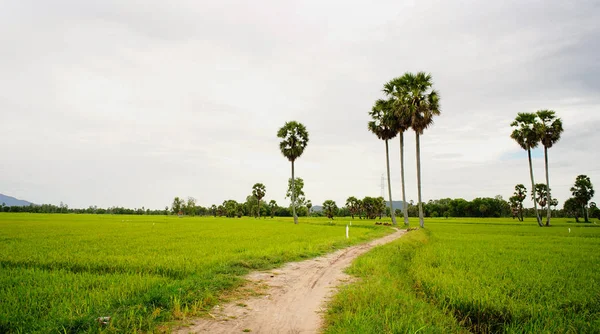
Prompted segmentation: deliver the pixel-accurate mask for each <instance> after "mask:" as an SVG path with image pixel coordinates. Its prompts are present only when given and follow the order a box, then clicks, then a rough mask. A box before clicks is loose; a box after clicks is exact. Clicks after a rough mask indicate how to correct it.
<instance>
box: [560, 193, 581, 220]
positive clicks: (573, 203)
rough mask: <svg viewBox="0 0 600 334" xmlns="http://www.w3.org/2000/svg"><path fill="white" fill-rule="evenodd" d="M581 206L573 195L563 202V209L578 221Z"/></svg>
mask: <svg viewBox="0 0 600 334" xmlns="http://www.w3.org/2000/svg"><path fill="white" fill-rule="evenodd" d="M580 210H581V206H580V204H579V202H578V201H577V199H576V198H574V197H572V198H569V199H568V200H566V201H565V203H564V204H563V211H564V213H565V214H566V215H567V216H568V217H573V218H575V221H576V222H579V213H580Z"/></svg>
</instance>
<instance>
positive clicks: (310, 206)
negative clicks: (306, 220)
mask: <svg viewBox="0 0 600 334" xmlns="http://www.w3.org/2000/svg"><path fill="white" fill-rule="evenodd" d="M306 208H307V209H308V210H307V211H308V213H307V214H306V216H307V217H308V216H310V209H311V208H312V202H311V201H310V200H308V201H306Z"/></svg>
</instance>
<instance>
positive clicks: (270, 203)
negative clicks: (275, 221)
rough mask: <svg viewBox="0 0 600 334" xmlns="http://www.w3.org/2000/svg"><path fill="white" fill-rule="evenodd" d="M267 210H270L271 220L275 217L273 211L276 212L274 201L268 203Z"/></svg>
mask: <svg viewBox="0 0 600 334" xmlns="http://www.w3.org/2000/svg"><path fill="white" fill-rule="evenodd" d="M269 209H270V210H271V218H273V217H274V216H275V210H277V202H275V200H274V199H272V200H271V201H270V202H269Z"/></svg>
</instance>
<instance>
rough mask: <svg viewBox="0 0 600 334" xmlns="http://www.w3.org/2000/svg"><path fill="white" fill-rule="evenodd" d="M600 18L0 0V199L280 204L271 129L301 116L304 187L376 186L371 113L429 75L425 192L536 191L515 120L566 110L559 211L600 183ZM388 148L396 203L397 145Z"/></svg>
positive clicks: (381, 5)
mask: <svg viewBox="0 0 600 334" xmlns="http://www.w3.org/2000/svg"><path fill="white" fill-rule="evenodd" d="M599 17H600V2H599V1H583V0H582V1H564V0H560V1H558V0H547V1H522V0H520V1H397V0H393V1H348V0H346V1H335V2H333V1H321V0H314V1H313V0H309V1H307V0H303V1H223V0H219V1H195V0H189V1H164V0H143V1H142V0H139V1H124V0H106V1H84V0H70V1H69V0H54V1H45V0H38V1H31V0H19V1H13V0H0V45H1V46H0V73H1V74H0V143H1V146H2V149H1V152H2V158H1V159H0V193H3V194H6V195H10V196H14V197H18V198H21V199H26V200H28V201H31V202H34V203H53V204H58V203H59V202H60V201H63V202H65V203H67V204H68V205H69V206H71V207H87V206H89V205H98V206H101V207H107V206H113V205H117V206H126V207H141V206H145V207H149V208H164V207H165V206H166V205H170V204H171V202H172V199H173V197H174V196H183V197H187V196H193V197H195V198H197V200H198V203H199V204H201V205H210V204H213V203H216V204H220V203H222V202H223V201H224V200H226V199H235V200H238V201H243V200H244V199H245V197H246V196H247V195H248V194H250V192H251V187H252V185H253V184H254V183H257V182H262V183H264V184H265V185H266V188H267V195H266V198H267V199H268V200H270V199H275V200H276V201H277V202H278V203H279V204H280V205H283V204H286V205H287V204H288V203H289V201H287V200H285V199H284V194H285V190H286V184H287V179H288V178H289V177H290V163H289V162H288V161H287V159H285V158H284V157H283V156H282V155H281V153H280V151H279V147H278V143H279V140H278V138H277V137H276V133H277V130H278V129H279V128H280V127H281V126H282V125H283V124H284V123H285V122H286V121H290V120H297V121H299V122H302V123H304V124H305V125H306V127H307V129H308V131H309V133H310V142H309V144H308V147H307V148H306V150H305V152H304V154H303V155H302V157H301V158H300V159H299V160H297V162H296V175H297V176H299V177H302V178H304V180H305V192H306V195H307V198H308V199H311V200H312V202H313V203H314V204H321V203H322V202H323V201H324V200H326V199H333V200H335V201H337V202H338V205H343V203H344V202H345V200H346V198H347V197H348V196H351V195H353V196H356V197H364V196H379V195H380V184H381V175H382V174H383V173H385V146H384V143H383V142H382V141H380V140H378V139H377V138H376V137H375V135H373V134H371V133H370V132H368V130H367V122H368V120H369V116H368V111H369V110H370V108H371V106H372V105H373V102H374V101H375V100H376V99H378V98H381V97H382V93H381V89H382V86H383V84H384V83H385V82H386V81H388V80H390V79H392V78H393V77H396V76H400V75H402V74H403V73H405V72H407V71H410V72H416V71H427V72H430V73H431V74H432V76H433V80H434V86H435V88H436V89H437V90H438V91H439V92H440V95H441V111H442V115H441V116H440V117H438V118H437V119H436V120H435V124H434V126H433V127H431V128H430V129H428V130H427V131H426V132H425V134H424V136H423V137H422V141H421V146H422V169H423V171H422V174H423V197H424V200H429V199H437V198H445V197H452V198H455V197H462V198H465V199H473V198H475V197H483V196H489V197H493V196H495V195H502V196H503V197H504V198H508V197H509V196H510V195H511V194H512V192H513V188H514V186H515V184H517V183H523V184H525V185H526V186H527V188H528V189H530V188H531V186H530V184H531V183H530V180H529V170H528V165H527V155H526V153H525V151H523V150H521V149H520V147H519V146H518V145H517V144H516V143H515V142H514V141H513V140H512V139H511V138H510V137H509V135H510V132H511V128H510V123H511V121H512V120H513V119H514V117H515V116H516V114H517V112H534V111H536V110H538V109H553V110H555V111H556V112H557V114H558V116H560V117H561V118H562V120H563V123H564V128H565V131H564V133H563V136H562V139H561V140H560V142H558V143H557V144H556V146H555V147H554V148H552V149H551V150H550V151H549V159H550V179H551V180H550V182H551V188H552V190H553V195H555V196H556V197H557V198H558V199H559V201H560V207H562V203H563V202H564V200H565V199H566V198H568V196H569V195H570V193H569V188H570V186H571V185H572V184H573V182H574V180H575V177H576V176H577V175H579V174H587V175H588V176H590V177H591V179H592V182H594V183H595V184H596V186H597V188H599V191H600V161H599V159H598V157H599V153H598V152H599V149H598V145H599V144H600V134H599V132H598V129H599V128H600V112H599V111H600V20H599V19H598V18H599ZM405 137H406V162H405V163H406V178H407V185H406V190H407V199H408V200H411V199H412V200H415V201H416V199H417V191H416V184H417V182H416V163H415V147H414V145H415V142H414V132H408V133H407V134H406V136H405ZM390 149H391V154H390V155H391V156H390V159H391V162H392V163H391V167H392V180H391V181H392V187H393V196H394V199H395V200H399V199H401V196H400V194H401V191H400V167H399V166H400V162H399V156H400V154H399V144H398V140H397V139H395V140H393V141H392V142H391V147H390ZM534 157H535V159H534V172H535V176H536V181H538V182H543V181H544V180H545V178H544V169H543V166H544V165H543V153H542V152H541V151H536V152H534ZM386 197H387V196H386ZM528 205H531V203H530V202H528Z"/></svg>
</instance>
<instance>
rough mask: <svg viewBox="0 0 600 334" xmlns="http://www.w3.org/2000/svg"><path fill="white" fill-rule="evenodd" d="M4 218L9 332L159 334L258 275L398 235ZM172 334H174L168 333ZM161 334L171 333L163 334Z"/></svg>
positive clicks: (329, 228) (265, 224)
mask: <svg viewBox="0 0 600 334" xmlns="http://www.w3.org/2000/svg"><path fill="white" fill-rule="evenodd" d="M290 222H291V219H289V218H286V219H281V218H279V219H273V220H268V221H265V220H256V219H248V218H242V219H235V220H234V219H225V218H213V217H184V218H181V219H179V218H176V217H174V216H164V215H163V216H111V215H44V214H36V215H30V214H13V213H2V214H0V287H1V288H0V301H1V302H0V329H1V330H0V331H1V332H3V333H58V332H61V333H62V332H71V333H75V332H77V333H79V332H98V331H100V329H99V327H98V323H97V321H96V319H97V318H98V317H99V316H110V317H111V322H110V326H109V327H107V328H106V331H108V332H114V333H117V332H118V333H135V332H158V330H155V328H156V326H157V324H160V323H164V322H166V321H170V320H173V319H181V318H184V317H188V316H191V315H198V314H201V313H204V314H206V313H205V312H207V311H209V310H210V308H211V307H212V306H214V305H215V304H216V303H218V302H220V301H219V299H218V297H219V296H220V295H221V293H222V292H223V291H224V290H226V289H232V288H235V287H236V286H239V285H240V284H241V283H242V282H243V279H242V276H243V275H245V274H247V273H248V272H249V271H251V270H262V269H269V268H273V267H277V266H280V265H282V264H283V263H285V262H288V261H296V260H300V259H305V258H308V257H313V256H317V255H322V254H324V253H325V252H330V251H333V250H335V249H339V248H341V247H346V246H348V245H351V244H356V243H361V242H364V241H366V240H369V239H372V238H374V237H379V236H382V235H384V234H386V233H388V231H387V230H386V229H383V228H380V227H376V226H373V225H372V224H365V225H362V226H361V225H360V224H359V223H357V224H353V233H352V238H350V239H346V238H345V233H344V232H345V225H344V224H327V223H326V220H325V219H312V218H311V219H307V223H306V224H303V225H290ZM162 331H166V330H162ZM162 331H161V332H162Z"/></svg>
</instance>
